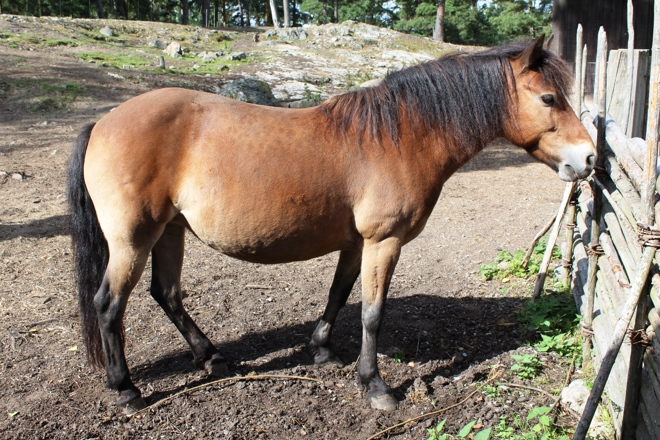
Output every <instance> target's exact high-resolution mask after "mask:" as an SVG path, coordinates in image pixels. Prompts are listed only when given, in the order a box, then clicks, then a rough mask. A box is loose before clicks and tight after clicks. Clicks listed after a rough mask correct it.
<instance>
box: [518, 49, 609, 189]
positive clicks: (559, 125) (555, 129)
mask: <svg viewBox="0 0 660 440" xmlns="http://www.w3.org/2000/svg"><path fill="white" fill-rule="evenodd" d="M543 39H544V37H543V36H542V37H541V38H539V39H538V40H537V41H536V42H535V43H534V44H531V45H530V46H529V47H527V48H526V49H525V50H523V52H522V53H521V54H520V55H519V56H517V57H516V58H514V59H512V60H511V61H510V63H511V68H512V71H513V76H514V78H515V81H512V83H514V84H515V93H514V94H513V95H514V96H513V99H514V101H516V100H517V105H516V106H515V108H514V110H513V112H512V118H511V120H510V121H509V123H508V124H507V125H506V128H505V137H506V138H507V139H508V140H509V141H511V142H512V143H514V144H515V145H517V146H519V147H522V148H524V149H525V150H527V152H528V153H529V154H531V155H532V156H533V157H535V158H536V159H538V160H540V161H542V162H544V163H545V164H547V165H548V166H550V167H551V168H552V169H554V170H556V171H557V173H558V174H559V177H560V178H561V179H562V180H566V181H575V180H577V179H581V178H585V177H587V176H588V175H589V174H590V173H591V170H592V169H593V167H594V164H595V163H596V149H595V148H594V145H593V142H592V141H591V138H590V137H589V134H588V133H587V131H586V130H585V128H584V127H583V126H582V124H581V123H580V121H579V120H578V118H577V117H576V116H575V113H574V112H573V109H572V108H571V106H570V104H569V103H568V97H567V93H568V88H569V87H568V84H570V79H569V72H568V70H567V69H566V67H565V64H564V63H563V62H562V61H561V60H560V59H559V58H558V57H556V56H555V55H553V54H550V53H549V52H547V51H545V50H543Z"/></svg>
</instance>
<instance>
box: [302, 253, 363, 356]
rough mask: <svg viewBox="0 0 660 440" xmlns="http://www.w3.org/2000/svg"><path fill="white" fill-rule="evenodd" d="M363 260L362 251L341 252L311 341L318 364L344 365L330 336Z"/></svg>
mask: <svg viewBox="0 0 660 440" xmlns="http://www.w3.org/2000/svg"><path fill="white" fill-rule="evenodd" d="M361 261H362V251H361V250H357V251H342V252H340V254H339V262H338V263H337V270H336V271H335V277H334V280H333V281H332V286H331V287H330V295H329V297H328V304H327V305H326V307H325V312H323V317H322V318H321V321H320V322H319V324H318V326H317V327H316V330H314V333H313V334H312V340H311V341H310V343H309V346H310V348H311V349H312V351H313V352H314V362H315V363H317V364H327V363H332V364H337V365H340V366H341V365H343V362H342V361H341V359H339V357H337V355H336V354H335V352H334V350H333V349H332V345H331V344H330V337H331V335H332V329H333V327H334V325H335V320H336V319H337V314H338V313H339V310H341V308H342V307H344V305H345V304H346V301H347V300H348V297H349V295H350V294H351V290H352V289H353V285H354V284H355V280H356V279H357V277H358V275H359V274H360V264H361Z"/></svg>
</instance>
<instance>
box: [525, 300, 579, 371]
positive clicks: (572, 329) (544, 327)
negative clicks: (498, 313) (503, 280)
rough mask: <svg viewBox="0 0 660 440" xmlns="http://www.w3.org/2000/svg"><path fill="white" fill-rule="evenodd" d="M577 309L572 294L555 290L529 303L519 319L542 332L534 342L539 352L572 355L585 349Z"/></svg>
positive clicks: (534, 329)
mask: <svg viewBox="0 0 660 440" xmlns="http://www.w3.org/2000/svg"><path fill="white" fill-rule="evenodd" d="M576 312H577V310H576V308H575V303H574V302H573V296H572V295H571V293H570V292H569V291H556V292H554V293H552V294H549V295H543V296H541V297H540V298H539V299H538V300H537V301H535V302H534V303H528V304H526V305H525V307H524V308H523V310H521V311H520V312H519V313H518V319H519V320H520V321H521V322H522V323H523V324H524V325H526V326H527V328H528V329H529V330H532V331H535V332H538V334H539V335H540V337H541V340H540V341H538V342H536V343H535V344H534V347H535V348H536V349H537V350H538V351H541V352H555V353H557V354H559V355H560V356H572V355H573V354H574V353H579V352H581V351H582V338H581V335H580V331H579V329H580V316H579V315H576ZM578 362H579V356H578Z"/></svg>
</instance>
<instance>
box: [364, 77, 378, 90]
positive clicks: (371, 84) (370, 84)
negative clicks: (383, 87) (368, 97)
mask: <svg viewBox="0 0 660 440" xmlns="http://www.w3.org/2000/svg"><path fill="white" fill-rule="evenodd" d="M381 82H383V78H376V79H370V80H369V81H365V82H363V83H362V84H360V87H361V88H363V89H366V88H369V87H376V86H377V85H378V84H380V83H381Z"/></svg>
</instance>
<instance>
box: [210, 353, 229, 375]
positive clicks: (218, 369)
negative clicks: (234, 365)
mask: <svg viewBox="0 0 660 440" xmlns="http://www.w3.org/2000/svg"><path fill="white" fill-rule="evenodd" d="M204 369H205V370H206V372H207V373H209V374H210V375H211V376H216V377H226V376H229V366H228V365H227V361H226V360H224V359H223V358H222V357H220V356H217V355H214V356H213V357H211V359H209V360H208V361H206V362H204Z"/></svg>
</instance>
